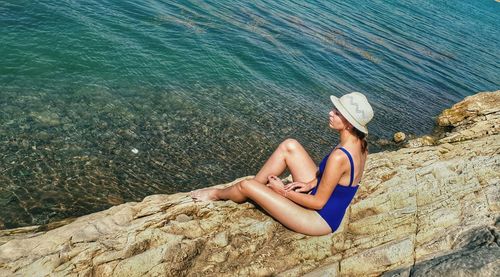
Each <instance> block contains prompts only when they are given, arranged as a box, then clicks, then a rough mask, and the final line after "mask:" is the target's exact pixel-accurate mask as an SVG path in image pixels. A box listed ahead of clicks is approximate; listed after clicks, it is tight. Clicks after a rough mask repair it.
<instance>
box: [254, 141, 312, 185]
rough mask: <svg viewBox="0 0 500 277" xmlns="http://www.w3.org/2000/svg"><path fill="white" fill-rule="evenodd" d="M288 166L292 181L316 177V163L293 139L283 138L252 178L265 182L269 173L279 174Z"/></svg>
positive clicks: (302, 180)
mask: <svg viewBox="0 0 500 277" xmlns="http://www.w3.org/2000/svg"><path fill="white" fill-rule="evenodd" d="M287 167H288V169H289V170H290V173H291V174H292V178H293V181H294V182H309V181H311V180H313V179H314V178H316V170H317V168H316V164H315V163H314V161H313V160H312V159H311V157H310V156H309V154H308V153H307V151H306V150H305V149H304V147H303V146H302V145H300V143H299V142H298V141H297V140H295V139H286V140H284V141H283V142H282V143H281V144H280V145H279V146H278V148H276V150H275V151H274V153H273V154H272V155H271V156H270V157H269V159H267V161H266V162H265V163H264V165H263V166H262V168H261V169H260V171H259V172H258V173H257V175H255V178H254V180H255V181H257V182H259V183H261V184H266V183H267V177H268V176H269V175H276V176H280V175H281V174H282V173H283V172H284V171H285V169H286V168H287Z"/></svg>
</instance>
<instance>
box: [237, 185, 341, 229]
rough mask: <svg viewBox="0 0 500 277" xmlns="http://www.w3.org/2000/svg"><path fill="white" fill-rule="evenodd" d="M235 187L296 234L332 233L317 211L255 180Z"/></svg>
mask: <svg viewBox="0 0 500 277" xmlns="http://www.w3.org/2000/svg"><path fill="white" fill-rule="evenodd" d="M233 187H236V188H238V190H240V192H241V194H243V195H245V196H246V197H248V198H250V199H252V200H253V201H255V203H257V204H258V205H259V206H260V207H262V208H263V209H264V210H266V211H267V212H268V213H269V214H270V215H271V216H272V217H273V218H274V219H276V220H277V221H279V222H280V223H281V224H283V225H284V226H286V227H288V228H289V229H291V230H293V231H295V232H299V233H302V234H306V235H314V236H319V235H325V234H330V233H331V232H332V229H331V228H330V226H329V225H328V223H326V221H325V220H324V219H323V218H322V217H321V216H320V215H319V214H318V213H317V212H316V211H314V210H309V209H306V208H304V207H302V206H300V205H298V204H296V203H295V202H293V201H291V200H290V199H287V198H285V197H283V196H282V195H280V194H278V193H276V192H275V191H273V190H272V189H270V188H269V187H267V186H263V185H262V184H261V183H259V182H257V181H255V180H243V181H241V182H239V183H238V184H236V185H234V186H233Z"/></svg>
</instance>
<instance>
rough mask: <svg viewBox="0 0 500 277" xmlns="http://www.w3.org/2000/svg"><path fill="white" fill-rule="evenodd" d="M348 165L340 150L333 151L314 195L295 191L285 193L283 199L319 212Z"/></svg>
mask: <svg viewBox="0 0 500 277" xmlns="http://www.w3.org/2000/svg"><path fill="white" fill-rule="evenodd" d="M347 164H348V160H347V157H346V156H345V155H343V153H341V151H340V150H338V151H337V150H335V151H334V152H333V153H332V154H331V155H330V157H328V160H327V162H326V166H325V170H324V172H323V176H322V177H321V182H320V184H319V187H318V190H317V191H316V194H315V195H310V194H304V193H300V192H295V191H293V190H292V191H286V194H285V197H286V198H288V199H290V200H292V201H293V202H295V203H297V204H299V205H301V206H303V207H306V208H309V209H314V210H320V209H321V208H323V206H324V205H325V204H326V202H327V201H328V199H329V198H330V196H331V195H332V192H333V190H334V189H335V186H337V184H338V182H339V180H340V177H342V174H344V172H346V170H347V169H348V168H347Z"/></svg>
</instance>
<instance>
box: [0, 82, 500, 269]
mask: <svg viewBox="0 0 500 277" xmlns="http://www.w3.org/2000/svg"><path fill="white" fill-rule="evenodd" d="M499 93H500V92H499V91H497V92H493V93H489V94H487V93H481V94H478V95H477V96H473V97H469V98H467V99H466V100H465V103H459V104H457V105H456V106H454V107H453V108H452V109H451V110H449V111H446V112H444V113H443V115H442V117H440V118H441V119H439V120H438V121H439V122H440V124H448V125H449V126H450V128H451V130H449V132H448V133H446V134H445V136H443V137H441V138H439V139H436V138H433V137H429V138H430V139H429V140H428V141H427V142H425V141H426V139H425V138H421V139H420V140H419V141H418V142H415V141H414V140H413V141H410V142H408V144H409V145H410V146H411V147H410V148H403V149H400V150H397V151H393V152H381V153H375V154H371V155H369V159H368V161H367V164H366V167H365V170H366V171H365V174H364V177H363V181H362V183H361V186H360V188H359V190H358V194H357V195H356V197H355V199H354V200H353V203H352V204H351V205H350V207H349V209H348V210H347V213H346V217H345V218H344V220H343V222H342V224H341V226H340V228H339V230H338V231H337V232H335V233H334V234H330V235H326V236H321V237H311V236H305V235H302V234H298V233H294V232H292V231H290V230H288V229H287V228H285V227H283V226H282V225H281V224H279V223H278V222H277V221H276V220H274V219H273V218H271V217H269V216H268V215H267V214H265V213H263V212H262V211H261V210H259V209H256V208H255V207H254V205H253V204H251V203H245V204H236V203H233V202H232V201H218V202H208V203H194V202H192V200H191V199H190V197H189V195H188V194H186V193H177V194H173V195H152V196H148V197H146V198H145V199H144V200H143V201H142V202H139V203H135V202H131V203H124V204H121V205H118V206H115V207H112V208H110V209H108V210H106V211H101V212H98V213H94V214H90V215H86V216H83V217H80V218H78V219H76V220H74V221H72V222H69V223H68V224H67V225H64V226H61V227H58V228H55V229H52V230H48V231H47V230H45V231H42V230H43V228H41V227H40V226H35V227H32V228H20V229H16V230H4V231H1V232H0V244H1V245H0V275H1V276H4V275H5V276H9V275H14V276H15V275H16V274H17V275H20V276H269V275H278V276H304V275H305V276H325V275H326V276H379V275H381V274H384V273H385V274H388V275H389V276H408V275H409V272H410V270H411V269H419V270H420V271H419V272H423V273H421V274H426V273H428V272H433V271H432V270H433V269H436V271H435V272H448V273H449V272H452V273H457V274H458V275H461V274H464V272H465V273H466V272H470V269H468V268H466V263H464V262H463V261H464V259H465V258H463V257H468V256H473V257H474V259H477V260H475V263H477V264H479V265H480V266H481V268H480V269H477V270H475V271H473V272H475V273H480V274H483V275H491V276H493V272H498V270H497V269H498V268H499V267H500V263H498V260H499V259H498V257H499V256H500V252H499V251H500V250H498V249H500V248H498V245H497V246H496V248H495V245H496V244H495V243H493V241H494V240H495V234H498V232H499V230H498V224H497V223H496V222H498V218H500V204H499V202H500V201H499V198H500V188H499V184H500V150H499V149H500V134H499V132H498V128H499V127H498V126H500V124H499V123H500V111H499V107H500V105H499V104H498V103H499V100H498V95H499ZM492 99H493V100H492ZM456 109H458V110H456ZM431 139H432V141H431ZM241 179H242V178H240V179H238V180H235V181H233V182H232V183H229V184H224V185H218V186H217V187H224V186H228V185H231V184H233V183H235V182H238V181H239V180H241ZM54 227H56V225H54ZM477 230H479V231H477ZM474 232H476V233H477V234H476V233H474ZM468 234H472V235H468ZM477 241H483V242H481V243H480V244H478V243H477ZM2 243H3V244H2ZM471 245H473V246H474V245H476V246H474V247H478V249H479V250H478V251H474V248H471V247H473V246H471ZM460 251H462V252H460ZM461 253H462V254H461ZM463 253H465V254H463ZM464 255H465V256H464ZM481 255H482V256H481ZM441 257H452V258H453V259H452V258H441ZM495 257H496V259H495ZM453 261H462V262H460V263H458V262H457V263H456V264H454V262H453ZM443 263H444V264H445V266H441V265H443ZM446 263H447V264H446ZM443 268H445V269H446V270H444V269H443ZM430 275H433V274H430ZM434 275H435V276H440V274H438V273H436V274H434ZM441 275H442V274H441Z"/></svg>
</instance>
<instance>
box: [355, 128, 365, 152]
mask: <svg viewBox="0 0 500 277" xmlns="http://www.w3.org/2000/svg"><path fill="white" fill-rule="evenodd" d="M352 129H353V130H354V134H355V135H356V136H357V137H358V138H359V139H360V140H361V152H363V153H365V152H366V151H368V142H367V141H366V134H365V133H363V132H361V131H360V130H358V129H356V128H352Z"/></svg>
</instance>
